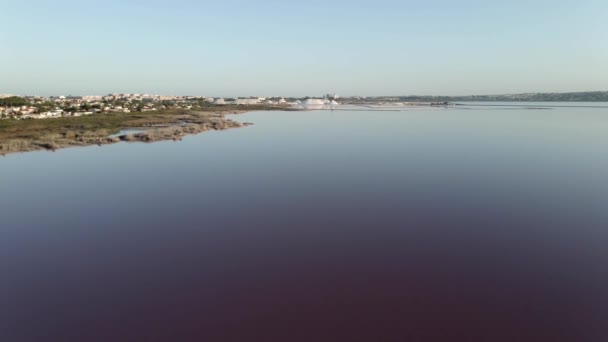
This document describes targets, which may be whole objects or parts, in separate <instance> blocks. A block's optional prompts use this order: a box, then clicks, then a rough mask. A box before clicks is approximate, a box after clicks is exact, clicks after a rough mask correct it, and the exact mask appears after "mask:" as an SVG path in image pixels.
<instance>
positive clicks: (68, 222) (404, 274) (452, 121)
mask: <svg viewBox="0 0 608 342" xmlns="http://www.w3.org/2000/svg"><path fill="white" fill-rule="evenodd" d="M526 107H527V108H526ZM537 107H543V108H544V107H549V108H548V109H547V110H536V109H530V108H537ZM232 118H233V119H235V120H238V121H241V122H252V123H254V125H253V126H250V127H246V128H237V129H231V130H228V131H221V132H215V131H213V132H207V133H204V134H200V135H195V136H186V137H185V138H184V139H183V141H180V142H157V143H153V144H142V143H132V144H127V143H120V144H115V145H108V146H103V147H87V148H70V149H65V150H58V151H56V152H52V153H51V152H32V153H25V154H14V155H8V156H6V157H2V158H0V220H1V221H0V222H1V224H0V226H1V228H0V272H1V273H0V277H1V281H0V340H3V341H5V340H6V341H36V340H49V341H52V340H57V341H64V340H81V341H92V340H102V341H119V340H201V341H313V340H314V341H408V340H412V341H434V340H444V341H446V340H447V341H462V340H475V341H478V340H490V341H542V340H550V341H601V340H605V339H607V338H608V271H607V270H608V268H607V265H608V248H606V246H608V153H607V152H606V151H607V149H608V109H606V108H570V107H554V108H552V107H551V104H534V105H524V106H522V107H506V108H497V107H467V106H466V105H465V106H459V107H458V108H450V109H444V108H434V109H420V108H419V109H411V108H410V109H407V110H406V111H382V112H378V111H362V110H352V111H348V110H346V111H333V112H330V111H311V112H253V113H248V114H243V115H237V116H233V117H232Z"/></svg>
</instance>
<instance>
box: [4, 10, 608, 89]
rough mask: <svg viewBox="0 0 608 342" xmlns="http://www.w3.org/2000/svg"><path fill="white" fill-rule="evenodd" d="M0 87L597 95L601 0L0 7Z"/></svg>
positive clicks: (604, 23)
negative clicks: (534, 92) (544, 92)
mask: <svg viewBox="0 0 608 342" xmlns="http://www.w3.org/2000/svg"><path fill="white" fill-rule="evenodd" d="M0 7H1V9H0V46H1V48H0V93H16V94H41V95H50V94H105V93H109V92H128V93H140V92H141V93H143V92H147V93H162V94H191V95H209V96H241V95H284V96H294V95H295V96H304V95H318V94H322V93H324V92H330V91H331V92H336V93H338V94H343V95H381V94H387V95H397V94H399V95H401V94H443V95H448V94H453V95H458V94H473V93H474V94H495V93H518V92H528V91H583V90H608V44H607V38H608V1H606V0H578V1H566V0H553V1H548V0H547V1H545V0H540V1H534V0H529V1H520V0H509V1H502V2H495V1H481V0H463V1H448V0H429V1H419V0H416V1H407V0H401V1H388V0H376V1H365V2H363V1H345V0H335V1H316V0H313V1H305V2H295V1H278V0H277V1H275V0H260V1H245V0H223V1H194V0H174V1H158V0H152V1H132V0H122V1H119V0H104V1H96V0H92V1H75V0H57V1H47V0H44V1H41V0H29V1H4V3H2V5H1V6H0Z"/></svg>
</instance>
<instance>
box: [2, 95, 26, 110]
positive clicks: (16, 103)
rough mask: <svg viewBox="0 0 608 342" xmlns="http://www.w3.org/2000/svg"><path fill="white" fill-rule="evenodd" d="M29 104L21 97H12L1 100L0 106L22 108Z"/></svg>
mask: <svg viewBox="0 0 608 342" xmlns="http://www.w3.org/2000/svg"><path fill="white" fill-rule="evenodd" d="M27 104H28V102H27V100H26V99H24V98H23V97H19V96H11V97H5V98H3V99H0V106H3V107H21V106H25V105H27Z"/></svg>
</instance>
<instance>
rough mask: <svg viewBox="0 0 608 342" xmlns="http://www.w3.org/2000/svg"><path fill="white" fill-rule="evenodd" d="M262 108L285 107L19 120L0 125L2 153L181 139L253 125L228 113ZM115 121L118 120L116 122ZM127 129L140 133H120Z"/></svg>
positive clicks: (240, 112)
mask: <svg viewBox="0 0 608 342" xmlns="http://www.w3.org/2000/svg"><path fill="white" fill-rule="evenodd" d="M260 110H285V108H280V107H279V108H277V107H262V108H247V109H237V108H234V107H227V108H222V109H219V110H214V111H209V112H207V111H177V112H162V113H153V114H145V113H132V115H123V116H122V117H117V116H108V115H107V114H98V115H93V116H90V117H87V118H85V119H81V118H61V119H48V120H44V121H42V120H19V121H16V122H11V123H10V124H9V125H7V124H5V127H0V156H6V155H9V154H16V153H25V152H34V151H49V152H54V151H56V150H59V149H64V148H69V147H86V146H94V145H98V146H103V145H110V144H117V143H121V142H128V143H134V142H143V143H153V142H158V141H180V140H182V138H183V137H185V136H188V135H196V134H200V133H204V132H207V131H222V130H227V129H232V128H241V127H247V126H250V125H252V124H251V123H241V122H238V121H234V120H231V119H227V118H226V115H237V114H243V113H248V112H252V111H260ZM116 120H118V122H113V121H116ZM108 126H110V127H108ZM128 130H136V131H137V132H133V133H125V134H120V133H121V132H123V131H128ZM118 134H120V135H118Z"/></svg>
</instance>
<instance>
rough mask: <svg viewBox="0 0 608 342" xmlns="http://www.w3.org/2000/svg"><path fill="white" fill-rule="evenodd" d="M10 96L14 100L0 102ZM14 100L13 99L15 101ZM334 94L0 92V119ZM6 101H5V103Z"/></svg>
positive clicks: (308, 102)
mask: <svg viewBox="0 0 608 342" xmlns="http://www.w3.org/2000/svg"><path fill="white" fill-rule="evenodd" d="M9 99H13V100H14V101H3V100H9ZM15 99H16V100H15ZM335 99H337V96H335V95H326V96H325V99H310V98H306V99H302V100H298V99H289V100H286V99H284V98H280V97H273V98H266V97H248V98H231V99H224V98H213V97H196V96H163V95H150V94H108V95H105V96H102V95H93V96H50V97H42V96H25V97H16V96H13V95H1V94H0V119H51V118H59V117H78V116H84V115H92V114H96V113H130V112H135V111H136V112H148V111H158V110H165V109H168V108H182V109H201V108H204V107H208V106H209V105H270V106H285V107H290V106H291V107H299V108H306V107H309V106H312V107H318V106H326V105H334V104H337V102H336V101H335ZM7 103H8V104H7Z"/></svg>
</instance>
